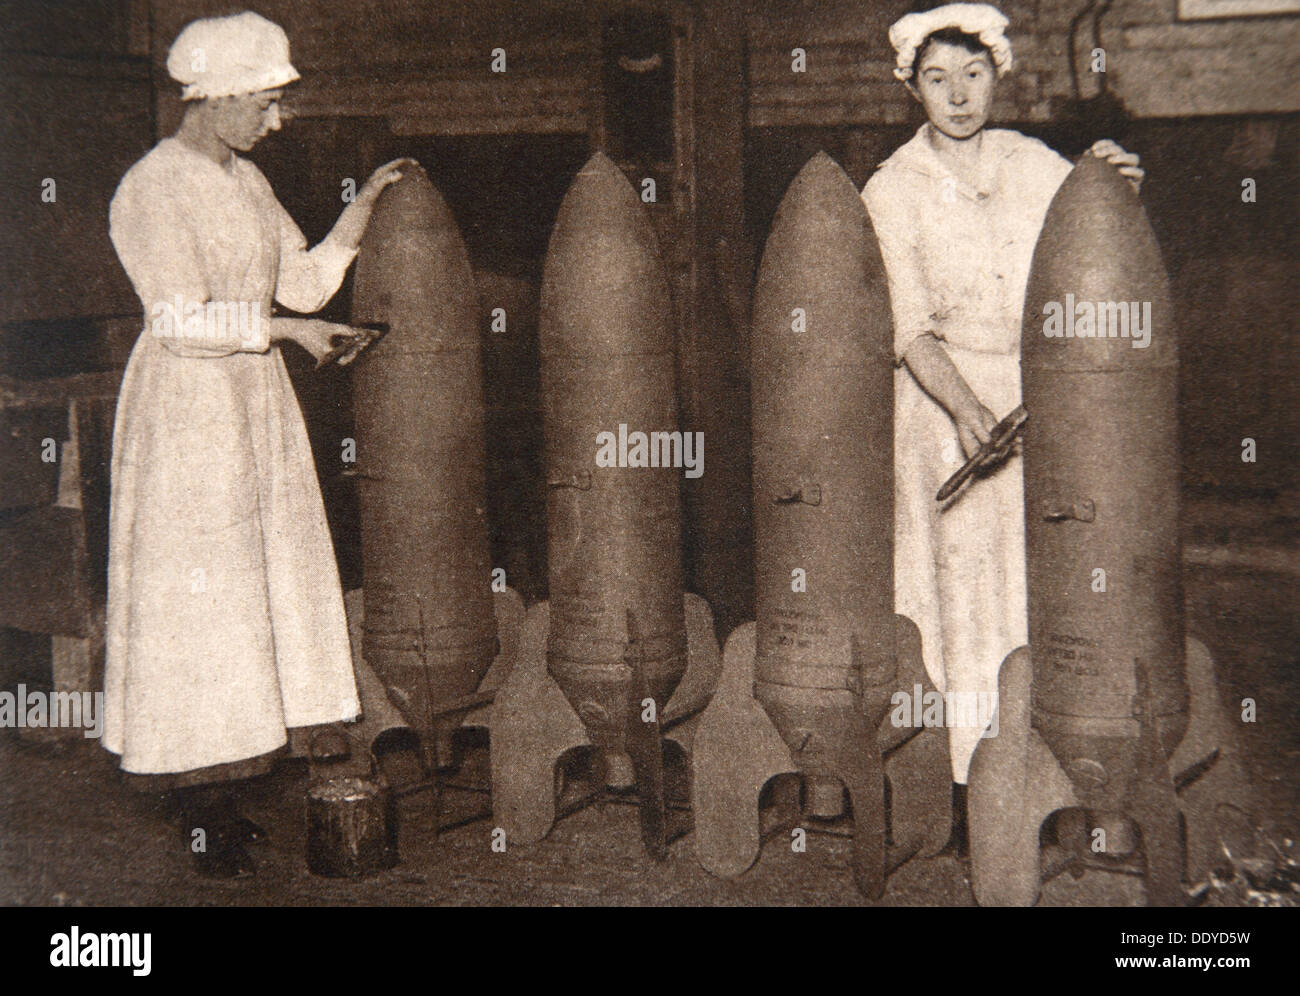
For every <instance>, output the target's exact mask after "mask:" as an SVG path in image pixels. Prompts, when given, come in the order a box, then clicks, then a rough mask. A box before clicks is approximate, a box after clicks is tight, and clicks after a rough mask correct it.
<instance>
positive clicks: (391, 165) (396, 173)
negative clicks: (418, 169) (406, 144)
mask: <svg viewBox="0 0 1300 996" xmlns="http://www.w3.org/2000/svg"><path fill="white" fill-rule="evenodd" d="M417 165H419V164H418V163H417V162H416V161H415V160H414V159H412V158H411V157H410V156H402V157H401V158H399V159H394V160H393V161H392V162H388V163H384V165H382V166H380V167H379V168H378V169H377V170H375V171H374V172H373V173H371V174H370V179H368V180H367V181H366V182H365V183H364V184H363V185H362V187H361V189H360V190H359V191H358V192H357V200H356V201H354V202H353V203H356V202H357V201H362V202H365V203H367V204H369V205H370V206H371V207H374V204H375V201H376V200H378V199H379V195H380V194H381V193H382V192H383V190H384V188H385V187H387V186H388V185H389V184H390V183H396V182H397V181H398V180H400V179H401V178H402V170H403V169H405V168H406V167H408V166H417Z"/></svg>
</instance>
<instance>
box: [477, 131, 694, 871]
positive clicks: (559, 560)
mask: <svg viewBox="0 0 1300 996" xmlns="http://www.w3.org/2000/svg"><path fill="white" fill-rule="evenodd" d="M674 327H675V326H674V321H673V313H672V302H671V298H670V296H669V290H668V282H667V278H666V275H665V273H664V271H663V266H662V263H661V261H660V257H659V251H658V247H657V244H656V240H655V234H654V229H653V228H652V226H651V224H650V220H649V218H648V217H647V215H646V214H645V212H644V210H643V208H642V206H641V204H640V202H639V200H638V199H637V196H636V193H635V191H634V190H633V188H632V186H631V185H630V184H629V183H628V181H627V179H626V178H625V177H624V176H623V174H622V172H621V171H620V170H619V169H618V167H617V166H615V165H614V163H612V162H611V161H610V160H609V159H608V158H607V157H606V156H604V155H603V154H601V153H597V154H596V155H594V156H593V157H592V158H591V159H590V160H589V161H588V162H587V164H586V165H585V166H584V167H583V169H582V170H581V171H580V172H579V174H578V176H577V178H576V179H575V180H574V182H573V185H572V186H571V187H570V188H569V191H568V193H567V195H566V196H565V198H564V202H563V204H562V205H561V207H560V211H559V215H558V217H557V218H556V221H555V229H554V232H553V233H552V235H551V242H550V246H549V248H548V250H547V255H546V265H545V270H544V273H543V279H542V293H541V314H540V322H539V330H540V339H541V343H540V346H541V359H542V405H543V412H544V427H545V435H546V456H545V464H546V474H547V484H548V499H547V519H548V530H547V538H548V562H549V588H550V600H549V602H545V603H541V604H540V605H536V606H533V608H531V609H530V610H529V616H528V619H527V620H526V622H525V626H524V638H523V643H522V646H521V658H520V665H519V667H517V668H516V669H515V671H514V672H513V674H512V676H511V678H510V679H509V681H508V682H507V683H506V685H505V686H503V687H502V689H501V692H500V694H499V696H498V698H497V701H496V703H495V705H494V711H493V717H492V724H491V725H492V778H493V805H494V809H495V812H496V819H497V822H498V824H499V825H500V826H502V827H503V828H504V829H505V830H506V833H507V837H508V839H510V840H512V841H521V842H524V843H528V842H534V841H536V840H539V839H541V837H543V836H544V835H545V834H546V833H547V831H549V829H550V827H551V825H552V823H553V822H554V819H555V788H554V786H555V774H554V769H555V765H556V762H557V761H558V760H559V759H560V756H561V755H562V754H564V753H565V752H566V751H568V750H571V749H573V748H577V747H583V746H589V747H592V748H594V758H595V762H596V763H595V767H596V769H597V770H598V772H599V778H600V780H601V781H602V782H603V783H604V784H605V786H607V787H608V788H611V789H616V790H626V789H632V788H634V789H635V790H636V793H637V799H638V802H639V804H640V807H641V813H642V830H643V839H644V840H645V843H646V846H647V849H648V850H649V852H650V853H651V854H652V855H654V856H656V857H662V856H663V855H664V854H665V853H666V848H667V843H668V832H667V830H666V819H667V816H666V809H665V795H664V784H663V750H664V746H663V740H662V732H661V731H662V730H663V729H664V728H666V727H667V726H669V725H672V724H674V723H676V722H677V721H679V720H681V719H682V718H683V717H684V716H686V715H688V714H689V713H690V712H692V711H696V710H698V709H699V708H700V707H701V706H702V705H703V702H704V701H705V700H706V699H707V697H708V694H709V692H710V691H711V688H712V684H713V679H714V678H715V677H716V670H717V663H716V662H717V656H718V655H717V647H716V644H714V643H713V638H712V620H711V616H710V613H709V610H708V607H707V606H706V605H705V604H704V603H703V602H702V601H701V600H700V599H698V598H695V597H694V596H691V595H684V587H683V585H684V579H683V569H682V540H681V514H682V509H681V494H680V492H681V478H682V475H683V473H686V472H691V470H690V467H691V465H692V462H694V464H695V465H696V467H697V468H702V464H700V463H699V462H700V461H702V459H703V451H702V441H700V442H697V441H696V437H697V436H698V434H692V433H684V432H681V431H679V427H678V421H677V380H676V358H675V337H674ZM674 692H677V694H676V695H674ZM680 736H681V734H678V737H679V739H680Z"/></svg>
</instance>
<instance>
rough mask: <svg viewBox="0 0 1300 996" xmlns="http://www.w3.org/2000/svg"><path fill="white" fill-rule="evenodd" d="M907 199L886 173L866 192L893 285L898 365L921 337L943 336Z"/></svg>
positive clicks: (891, 295)
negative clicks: (926, 278) (926, 335)
mask: <svg viewBox="0 0 1300 996" xmlns="http://www.w3.org/2000/svg"><path fill="white" fill-rule="evenodd" d="M907 197H908V195H907V194H906V193H905V192H904V191H903V190H900V189H898V184H896V183H894V182H892V180H891V178H890V176H889V175H888V174H887V173H885V172H877V173H876V174H875V175H874V176H873V177H872V178H871V179H870V180H869V181H868V182H867V185H866V187H864V188H863V190H862V200H863V203H865V204H866V206H867V213H868V214H869V215H870V216H871V227H872V228H873V229H875V232H876V239H877V241H878V242H879V243H880V255H881V258H882V259H883V260H884V263H885V275H886V277H887V278H888V281H889V303H890V307H891V309H892V311H893V314H894V359H895V362H901V360H902V357H903V353H905V352H906V351H907V347H908V346H910V345H911V344H912V341H913V340H914V339H915V338H916V337H917V336H919V335H923V334H925V333H930V334H931V335H935V336H939V333H938V328H937V324H936V322H935V320H934V311H935V309H934V307H933V305H932V302H931V295H930V291H929V288H928V287H927V286H926V280H925V270H924V268H923V265H922V260H921V252H920V248H919V246H918V245H917V243H916V231H917V228H916V224H915V220H914V219H913V218H912V213H911V212H910V211H909V210H908V203H907ZM939 337H940V338H942V337H941V336H939Z"/></svg>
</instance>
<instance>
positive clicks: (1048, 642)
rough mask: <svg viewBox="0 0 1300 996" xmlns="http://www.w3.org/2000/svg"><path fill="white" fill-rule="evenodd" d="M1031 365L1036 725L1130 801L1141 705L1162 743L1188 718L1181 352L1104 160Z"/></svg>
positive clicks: (1151, 260)
mask: <svg viewBox="0 0 1300 996" xmlns="http://www.w3.org/2000/svg"><path fill="white" fill-rule="evenodd" d="M1090 311H1091V313H1092V324H1091V329H1089V325H1088V321H1087V319H1088V316H1089V312H1090ZM1058 315H1059V317H1060V321H1059V322H1057V321H1055V319H1056V317H1057V316H1058ZM1089 331H1091V332H1092V334H1091V335H1088V334H1086V333H1088V332H1089ZM1125 331H1127V335H1125V334H1124V332H1125ZM1067 333H1069V334H1067ZM1080 333H1085V334H1080ZM1021 363H1022V378H1023V394H1024V406H1025V409H1026V410H1027V411H1028V412H1029V422H1028V425H1027V427H1026V435H1025V442H1024V475H1025V520H1026V543H1027V559H1028V591H1029V646H1030V654H1031V658H1032V662H1033V685H1032V689H1033V691H1032V716H1033V725H1034V727H1035V729H1037V730H1038V731H1039V733H1040V734H1041V735H1042V737H1043V739H1044V741H1045V742H1046V743H1047V745H1048V746H1049V747H1050V748H1051V750H1052V752H1053V754H1055V756H1056V757H1057V759H1058V761H1059V762H1060V764H1061V766H1062V768H1063V769H1064V770H1065V772H1066V773H1067V774H1068V775H1069V776H1070V778H1071V780H1072V781H1073V782H1074V783H1075V785H1076V788H1077V789H1078V790H1079V791H1083V792H1084V793H1085V794H1086V795H1087V796H1088V798H1089V801H1090V804H1091V805H1095V806H1110V805H1118V804H1119V801H1120V800H1121V799H1122V798H1123V797H1124V796H1125V794H1126V792H1127V791H1128V787H1129V785H1130V783H1131V781H1132V778H1133V776H1134V773H1135V768H1136V767H1137V763H1136V761H1135V758H1134V756H1133V751H1134V750H1135V748H1136V744H1137V741H1138V739H1139V733H1140V719H1141V717H1140V715H1139V714H1140V712H1142V711H1143V710H1145V714H1146V715H1147V716H1148V717H1149V719H1150V721H1151V722H1152V723H1153V725H1154V731H1153V732H1154V733H1155V735H1156V737H1157V739H1158V741H1159V744H1160V748H1161V750H1162V751H1163V752H1164V754H1165V755H1166V756H1167V755H1168V754H1170V753H1171V752H1172V751H1173V749H1174V747H1175V746H1176V745H1177V744H1178V742H1179V741H1180V740H1181V739H1182V736H1183V733H1184V731H1185V730H1186V727H1187V712H1188V691H1187V683H1186V678H1185V660H1184V656H1185V641H1184V631H1183V601H1182V586H1181V581H1180V567H1181V561H1180V547H1179V533H1178V522H1179V468H1180V458H1179V448H1178V417H1177V413H1178V348H1177V333H1176V331H1175V327H1174V314H1173V307H1172V304H1171V302H1170V298H1169V289H1168V282H1167V279H1166V277H1165V271H1164V265H1163V261H1162V259H1161V256H1160V250H1159V247H1158V245H1157V244H1156V240H1155V236H1154V233H1153V232H1152V231H1151V226H1150V224H1149V223H1148V222H1147V220H1146V216H1145V214H1144V213H1143V211H1142V208H1141V205H1140V203H1139V202H1138V199H1137V197H1136V195H1135V194H1134V193H1133V191H1132V189H1131V188H1130V187H1129V185H1128V183H1127V181H1125V180H1124V179H1123V177H1121V176H1119V174H1118V173H1117V171H1116V170H1115V169H1114V168H1113V167H1112V166H1110V165H1109V164H1108V163H1106V162H1104V161H1102V160H1099V159H1096V158H1094V157H1092V156H1086V157H1085V158H1084V159H1083V160H1082V161H1081V162H1080V164H1079V165H1078V166H1076V167H1075V169H1074V170H1073V171H1072V172H1071V174H1070V175H1069V177H1067V178H1066V180H1065V182H1064V183H1063V184H1062V186H1061V188H1060V190H1059V191H1058V192H1057V194H1056V197H1055V198H1054V199H1053V201H1052V204H1051V207H1050V208H1049V210H1048V213H1047V217H1046V219H1045V221H1044V223H1043V230H1042V234H1041V236H1040V238H1039V241H1038V245H1037V247H1036V249H1035V252H1034V258H1033V264H1032V267H1031V270H1030V277H1029V284H1028V288H1027V291H1026V296H1025V314H1024V324H1023V333H1022V344H1021Z"/></svg>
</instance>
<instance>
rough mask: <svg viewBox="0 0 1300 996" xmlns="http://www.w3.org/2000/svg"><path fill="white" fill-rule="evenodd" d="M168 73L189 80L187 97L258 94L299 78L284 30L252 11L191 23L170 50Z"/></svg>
mask: <svg viewBox="0 0 1300 996" xmlns="http://www.w3.org/2000/svg"><path fill="white" fill-rule="evenodd" d="M167 72H168V74H169V75H170V76H171V78H172V79H174V80H176V81H177V82H178V83H182V84H184V89H183V90H181V99H182V100H196V99H198V98H200V97H229V96H231V95H233V94H237V93H256V92H257V91H258V90H270V89H273V88H275V87H280V86H284V85H285V84H286V83H292V82H293V81H294V80H296V79H298V70H296V69H294V68H293V65H292V64H291V63H290V62H289V38H288V36H287V35H286V34H285V33H284V29H283V28H281V27H280V26H279V25H278V24H275V23H274V22H272V21H268V20H267V19H266V18H265V17H262V16H261V15H260V14H254V13H253V12H252V11H245V12H244V13H242V14H232V15H230V16H229V17H205V18H202V19H200V20H197V21H192V22H190V23H189V24H187V25H186V26H185V27H184V29H182V31H181V33H180V34H179V35H177V36H176V40H175V41H174V42H172V47H171V49H170V51H168V53H167Z"/></svg>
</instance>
